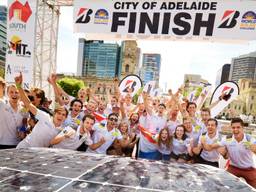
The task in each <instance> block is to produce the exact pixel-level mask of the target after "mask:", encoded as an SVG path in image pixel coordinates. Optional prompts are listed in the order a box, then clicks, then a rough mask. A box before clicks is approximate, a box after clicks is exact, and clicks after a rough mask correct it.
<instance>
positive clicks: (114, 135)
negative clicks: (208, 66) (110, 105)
mask: <svg viewBox="0 0 256 192" xmlns="http://www.w3.org/2000/svg"><path fill="white" fill-rule="evenodd" d="M117 125H118V115H117V114H116V113H111V114H109V116H108V118H107V123H106V124H104V123H96V124H95V125H94V126H93V130H94V133H93V135H92V141H93V143H94V144H95V143H100V146H98V147H97V148H96V149H95V148H91V147H90V146H89V148H88V150H87V151H86V152H88V153H98V154H106V153H107V149H108V148H109V147H110V146H111V145H112V144H113V142H114V141H115V140H116V139H117V140H120V144H121V146H123V141H122V140H123V137H122V134H121V133H120V131H119V130H118V128H117Z"/></svg>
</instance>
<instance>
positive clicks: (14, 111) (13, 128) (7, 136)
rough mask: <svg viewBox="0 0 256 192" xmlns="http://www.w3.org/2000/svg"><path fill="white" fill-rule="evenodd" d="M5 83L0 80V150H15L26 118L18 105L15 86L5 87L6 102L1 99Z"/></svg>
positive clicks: (18, 97) (18, 100) (25, 113)
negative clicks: (18, 134) (20, 129)
mask: <svg viewBox="0 0 256 192" xmlns="http://www.w3.org/2000/svg"><path fill="white" fill-rule="evenodd" d="M4 89H5V81H4V80H3V79H2V78H0V114H1V115H0V122H1V125H0V149H8V148H15V147H16V145H17V144H18V143H19V142H20V139H19V138H18V137H17V133H18V130H19V128H20V127H22V126H23V119H24V118H26V117H28V114H27V112H26V110H25V109H24V108H23V107H22V106H21V104H20V95H19V92H18V90H17V87H16V86H15V85H9V86H8V87H7V96H8V98H7V100H4V99H3V96H4Z"/></svg>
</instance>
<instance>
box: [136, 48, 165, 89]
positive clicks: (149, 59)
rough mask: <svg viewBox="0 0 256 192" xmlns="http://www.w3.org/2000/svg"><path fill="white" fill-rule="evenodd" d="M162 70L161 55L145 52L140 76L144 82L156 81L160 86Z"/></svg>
mask: <svg viewBox="0 0 256 192" xmlns="http://www.w3.org/2000/svg"><path fill="white" fill-rule="evenodd" d="M160 70H161V55H160V54H156V53H145V54H143V59H142V68H141V71H140V76H141V79H142V81H143V83H144V84H146V83H147V82H149V81H156V86H157V87H158V86H159V77H160Z"/></svg>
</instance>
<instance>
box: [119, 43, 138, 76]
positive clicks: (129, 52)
mask: <svg viewBox="0 0 256 192" xmlns="http://www.w3.org/2000/svg"><path fill="white" fill-rule="evenodd" d="M139 59H140V49H139V48H138V46H137V42H136V41H123V42H122V45H121V54H120V64H121V67H120V68H119V74H120V77H121V78H120V79H122V78H124V77H125V76H127V75H130V74H136V72H137V69H138V67H139Z"/></svg>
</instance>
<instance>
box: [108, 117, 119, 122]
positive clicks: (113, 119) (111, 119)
mask: <svg viewBox="0 0 256 192" xmlns="http://www.w3.org/2000/svg"><path fill="white" fill-rule="evenodd" d="M109 120H110V121H115V122H117V121H118V119H117V118H109Z"/></svg>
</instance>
